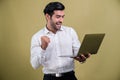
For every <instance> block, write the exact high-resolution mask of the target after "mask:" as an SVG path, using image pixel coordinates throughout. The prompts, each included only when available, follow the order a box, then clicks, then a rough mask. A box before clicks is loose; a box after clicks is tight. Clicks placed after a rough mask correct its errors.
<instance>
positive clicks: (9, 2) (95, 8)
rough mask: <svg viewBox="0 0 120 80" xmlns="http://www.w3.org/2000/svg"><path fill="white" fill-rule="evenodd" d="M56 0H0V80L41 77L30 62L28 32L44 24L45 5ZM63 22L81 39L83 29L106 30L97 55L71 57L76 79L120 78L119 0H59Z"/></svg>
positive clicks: (111, 79)
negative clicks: (79, 58)
mask: <svg viewBox="0 0 120 80" xmlns="http://www.w3.org/2000/svg"><path fill="white" fill-rule="evenodd" d="M50 1H56V0H0V80H42V77H43V73H42V70H41V69H42V67H41V68H39V69H38V70H34V69H33V68H32V67H31V65H30V42H31V37H32V35H33V34H34V33H35V32H37V31H38V30H40V29H41V28H42V27H44V26H45V24H46V21H45V17H44V14H43V9H44V7H45V5H46V4H47V3H48V2H50ZM60 2H62V3H63V4H64V5H65V6H66V10H65V14H66V15H65V19H64V23H63V24H64V25H67V26H71V27H73V28H74V29H75V30H76V31H77V33H78V35H79V39H80V41H82V39H83V36H84V34H86V33H106V36H105V38H104V40H103V42H102V45H101V47H100V49H99V51H98V54H97V55H93V56H91V58H89V59H88V60H87V62H86V63H85V64H80V63H79V62H77V61H75V64H76V65H75V71H76V76H77V77H78V80H120V0H60Z"/></svg>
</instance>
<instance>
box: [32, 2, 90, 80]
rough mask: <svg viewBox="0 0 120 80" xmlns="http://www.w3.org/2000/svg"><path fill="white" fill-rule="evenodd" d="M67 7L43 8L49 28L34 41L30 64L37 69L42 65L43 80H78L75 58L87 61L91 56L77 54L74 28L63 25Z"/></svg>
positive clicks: (53, 5)
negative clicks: (75, 71) (75, 70)
mask: <svg viewBox="0 0 120 80" xmlns="http://www.w3.org/2000/svg"><path fill="white" fill-rule="evenodd" d="M64 9H65V7H64V5H63V4H62V3H60V2H50V3H49V4H48V5H47V6H46V7H45V9H44V15H45V18H46V21H47V24H46V26H45V27H44V28H43V29H41V30H40V31H39V32H37V33H36V34H35V35H34V36H33V37H32V41H31V64H32V67H33V68H35V69H37V68H39V67H40V66H41V65H42V66H43V73H44V77H43V80H77V78H76V77H75V75H74V74H75V73H74V59H75V60H78V61H79V62H84V61H86V59H87V58H88V57H89V54H88V55H83V54H82V55H79V56H78V55H77V54H78V50H79V48H80V42H79V40H78V37H77V34H76V32H75V31H74V29H72V28H71V27H67V26H63V25H62V23H63V20H64V16H65V13H64Z"/></svg>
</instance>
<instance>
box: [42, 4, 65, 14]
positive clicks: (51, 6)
mask: <svg viewBox="0 0 120 80" xmlns="http://www.w3.org/2000/svg"><path fill="white" fill-rule="evenodd" d="M64 9H65V6H64V5H63V4H62V3H60V2H50V3H49V4H47V5H46V7H45V9H44V11H43V12H44V14H46V13H47V14H49V15H50V16H52V15H53V14H54V10H64Z"/></svg>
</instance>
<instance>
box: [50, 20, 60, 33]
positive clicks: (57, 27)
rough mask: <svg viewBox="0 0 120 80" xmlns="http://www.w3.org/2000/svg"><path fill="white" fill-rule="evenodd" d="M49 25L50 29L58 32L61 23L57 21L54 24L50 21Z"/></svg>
mask: <svg viewBox="0 0 120 80" xmlns="http://www.w3.org/2000/svg"><path fill="white" fill-rule="evenodd" d="M50 24H51V27H52V28H53V29H54V30H56V31H57V30H60V28H61V25H62V22H60V21H59V22H56V23H55V22H53V21H52V20H51V22H50Z"/></svg>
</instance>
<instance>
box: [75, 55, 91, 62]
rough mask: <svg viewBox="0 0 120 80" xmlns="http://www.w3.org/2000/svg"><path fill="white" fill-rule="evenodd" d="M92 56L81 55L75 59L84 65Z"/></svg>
mask: <svg viewBox="0 0 120 80" xmlns="http://www.w3.org/2000/svg"><path fill="white" fill-rule="evenodd" d="M90 55H91V54H90V53H88V54H80V55H78V56H76V57H74V59H75V60H77V61H79V62H80V63H84V62H85V61H86V59H87V58H89V57H90Z"/></svg>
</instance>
